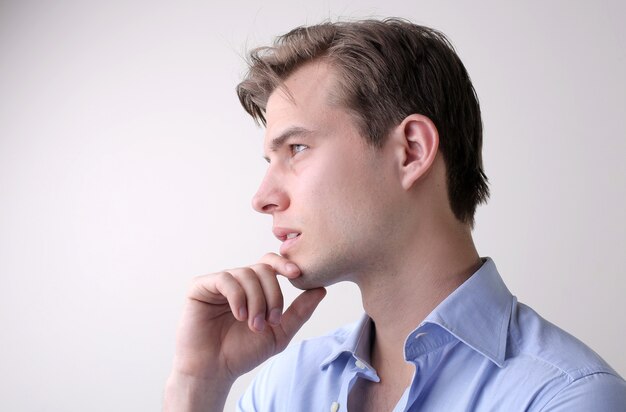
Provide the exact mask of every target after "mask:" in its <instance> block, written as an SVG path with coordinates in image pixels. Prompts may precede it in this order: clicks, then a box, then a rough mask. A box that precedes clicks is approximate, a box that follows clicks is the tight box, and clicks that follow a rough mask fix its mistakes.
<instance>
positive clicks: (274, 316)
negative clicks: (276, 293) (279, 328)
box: [269, 308, 282, 326]
mask: <svg viewBox="0 0 626 412" xmlns="http://www.w3.org/2000/svg"><path fill="white" fill-rule="evenodd" d="M281 314H282V313H281V310H280V309H278V308H276V309H272V311H271V312H270V319H269V320H270V324H271V325H274V326H276V325H278V324H280V315H281Z"/></svg>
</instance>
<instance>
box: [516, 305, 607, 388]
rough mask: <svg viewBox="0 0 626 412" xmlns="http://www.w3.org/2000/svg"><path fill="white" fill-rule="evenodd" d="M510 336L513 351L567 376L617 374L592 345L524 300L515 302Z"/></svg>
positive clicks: (573, 377) (572, 378) (574, 378)
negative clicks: (559, 325)
mask: <svg viewBox="0 0 626 412" xmlns="http://www.w3.org/2000/svg"><path fill="white" fill-rule="evenodd" d="M509 339H510V342H509V345H508V347H509V351H510V354H511V355H514V356H520V357H524V358H528V359H529V360H530V359H533V360H534V361H535V362H537V363H538V364H543V365H544V366H545V367H546V368H553V369H554V370H555V371H558V372H560V373H561V374H563V375H564V376H566V377H567V378H568V379H571V380H576V379H578V378H581V377H583V376H586V375H589V374H594V373H607V374H612V375H616V376H618V375H617V372H615V370H613V369H612V368H611V367H610V366H609V365H608V364H607V363H606V362H605V361H604V359H602V358H601V357H600V355H598V354H597V353H596V352H594V351H593V350H592V349H591V348H590V347H589V346H587V345H586V344H584V343H583V342H581V341H580V340H579V339H577V338H576V337H574V336H572V335H571V334H569V333H568V332H566V331H564V330H563V329H561V328H559V327H558V326H556V325H554V324H553V323H551V322H549V321H547V320H546V319H544V318H543V317H541V316H540V315H539V314H538V313H537V312H535V311H534V310H533V309H531V308H530V307H528V306H526V305H524V304H523V303H517V304H516V305H514V308H513V313H512V316H511V324H510V327H509ZM507 355H508V354H507Z"/></svg>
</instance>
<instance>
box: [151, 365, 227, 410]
mask: <svg viewBox="0 0 626 412" xmlns="http://www.w3.org/2000/svg"><path fill="white" fill-rule="evenodd" d="M232 384H233V382H230V381H227V380H224V379H213V378H204V377H197V376H192V375H189V374H186V373H178V372H172V373H171V374H170V376H169V378H168V379H167V383H166V386H165V394H164V402H163V410H164V411H165V412H170V411H176V412H179V411H184V412H196V411H202V412H218V411H219V412H222V411H223V410H224V404H225V403H226V398H227V397H228V393H229V392H230V388H231V386H232Z"/></svg>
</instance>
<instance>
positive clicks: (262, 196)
mask: <svg viewBox="0 0 626 412" xmlns="http://www.w3.org/2000/svg"><path fill="white" fill-rule="evenodd" d="M280 183H281V179H280V178H279V177H278V176H276V175H275V174H272V169H271V168H270V169H268V170H267V173H266V174H265V177H264V178H263V181H262V182H261V185H260V186H259V188H258V190H257V192H256V193H255V194H254V196H253V197H252V207H253V208H254V210H256V211H257V212H259V213H267V214H272V213H274V212H278V211H281V210H285V209H287V207H289V197H288V196H287V193H286V192H285V190H284V188H283V187H282V186H283V185H281V184H280Z"/></svg>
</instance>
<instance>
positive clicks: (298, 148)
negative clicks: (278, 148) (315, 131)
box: [289, 143, 309, 156]
mask: <svg viewBox="0 0 626 412" xmlns="http://www.w3.org/2000/svg"><path fill="white" fill-rule="evenodd" d="M289 148H290V149H291V155H292V156H295V155H296V154H298V153H300V152H303V151H305V150H306V149H308V148H309V146H307V145H305V144H297V143H296V144H290V145H289Z"/></svg>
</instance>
